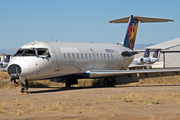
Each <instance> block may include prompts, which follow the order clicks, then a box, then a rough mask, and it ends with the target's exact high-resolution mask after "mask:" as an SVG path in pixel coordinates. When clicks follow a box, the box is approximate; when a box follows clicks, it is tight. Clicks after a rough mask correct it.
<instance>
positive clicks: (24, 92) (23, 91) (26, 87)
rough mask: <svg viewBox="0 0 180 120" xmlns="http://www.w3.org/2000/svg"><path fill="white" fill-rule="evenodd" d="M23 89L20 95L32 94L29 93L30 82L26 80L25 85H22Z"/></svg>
mask: <svg viewBox="0 0 180 120" xmlns="http://www.w3.org/2000/svg"><path fill="white" fill-rule="evenodd" d="M22 87H23V88H21V91H20V94H30V92H29V91H28V81H27V80H25V84H23V83H22Z"/></svg>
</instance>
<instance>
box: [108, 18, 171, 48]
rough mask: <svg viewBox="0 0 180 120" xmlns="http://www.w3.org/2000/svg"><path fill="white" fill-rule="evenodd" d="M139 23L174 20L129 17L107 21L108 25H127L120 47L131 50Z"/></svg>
mask: <svg viewBox="0 0 180 120" xmlns="http://www.w3.org/2000/svg"><path fill="white" fill-rule="evenodd" d="M139 21H140V22H141V23H149V22H169V21H174V20H171V19H162V18H149V17H140V16H133V15H131V16H130V17H125V18H120V19H116V20H111V21H109V22H110V23H128V26H127V30H126V33H125V35H124V39H123V41H122V45H123V46H124V47H127V48H130V49H131V50H133V49H134V45H135V40H136V34H137V29H138V23H139Z"/></svg>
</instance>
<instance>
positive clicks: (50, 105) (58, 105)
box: [45, 103, 66, 112]
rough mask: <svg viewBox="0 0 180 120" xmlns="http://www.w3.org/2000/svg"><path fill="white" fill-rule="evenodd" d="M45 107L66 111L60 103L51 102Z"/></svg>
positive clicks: (50, 109)
mask: <svg viewBox="0 0 180 120" xmlns="http://www.w3.org/2000/svg"><path fill="white" fill-rule="evenodd" d="M45 108H46V110H47V111H58V112H64V111H66V110H65V108H64V107H63V106H62V104H61V103H51V104H49V105H47V106H46V107H45Z"/></svg>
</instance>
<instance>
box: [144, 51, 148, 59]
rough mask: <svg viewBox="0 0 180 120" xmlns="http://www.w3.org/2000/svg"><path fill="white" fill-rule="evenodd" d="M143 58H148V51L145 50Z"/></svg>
mask: <svg viewBox="0 0 180 120" xmlns="http://www.w3.org/2000/svg"><path fill="white" fill-rule="evenodd" d="M144 58H149V49H146V50H145V52H144Z"/></svg>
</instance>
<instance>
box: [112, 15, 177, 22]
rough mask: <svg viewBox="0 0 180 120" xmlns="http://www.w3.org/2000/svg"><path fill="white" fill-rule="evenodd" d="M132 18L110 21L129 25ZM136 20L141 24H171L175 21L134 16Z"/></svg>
mask: <svg viewBox="0 0 180 120" xmlns="http://www.w3.org/2000/svg"><path fill="white" fill-rule="evenodd" d="M129 18H130V17H124V18H120V19H116V20H111V21H109V22H110V23H128V21H129ZM133 18H134V19H137V20H139V21H140V22H141V23H148V22H169V21H173V22H174V20H171V19H163V18H150V17H140V16H133Z"/></svg>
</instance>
